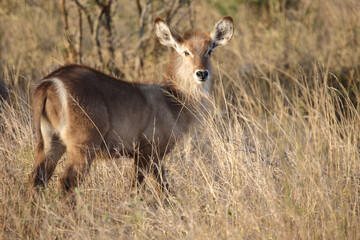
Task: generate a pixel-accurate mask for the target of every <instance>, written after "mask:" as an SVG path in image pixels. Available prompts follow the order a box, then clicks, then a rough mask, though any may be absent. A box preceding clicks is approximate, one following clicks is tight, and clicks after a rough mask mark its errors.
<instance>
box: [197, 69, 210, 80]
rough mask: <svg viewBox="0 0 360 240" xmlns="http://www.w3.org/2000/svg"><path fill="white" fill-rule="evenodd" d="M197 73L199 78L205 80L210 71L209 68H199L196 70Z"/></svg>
mask: <svg viewBox="0 0 360 240" xmlns="http://www.w3.org/2000/svg"><path fill="white" fill-rule="evenodd" d="M195 74H196V77H197V78H198V79H199V80H201V81H205V80H206V79H207V78H208V76H209V71H208V70H198V71H196V72H195Z"/></svg>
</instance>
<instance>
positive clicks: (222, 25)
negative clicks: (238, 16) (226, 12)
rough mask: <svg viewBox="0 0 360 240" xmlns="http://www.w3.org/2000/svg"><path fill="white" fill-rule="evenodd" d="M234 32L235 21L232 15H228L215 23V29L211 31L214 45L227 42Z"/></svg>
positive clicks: (214, 46)
mask: <svg viewBox="0 0 360 240" xmlns="http://www.w3.org/2000/svg"><path fill="white" fill-rule="evenodd" d="M233 34H234V21H233V19H232V17H230V16H226V17H224V18H222V19H221V20H220V21H218V22H217V23H216V24H215V27H214V30H213V31H212V32H211V33H210V37H211V43H212V47H213V48H216V47H217V46H221V45H225V44H227V43H228V42H229V41H230V40H231V38H232V36H233Z"/></svg>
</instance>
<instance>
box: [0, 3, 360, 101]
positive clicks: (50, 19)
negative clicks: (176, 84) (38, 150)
mask: <svg viewBox="0 0 360 240" xmlns="http://www.w3.org/2000/svg"><path fill="white" fill-rule="evenodd" d="M359 11H360V2H359V1H357V0H346V1H342V0H327V1H321V0H298V1H296V0H222V1H220V0H210V1H204V0H196V1H191V0H136V1H122V0H58V1H54V0H53V1H48V0H36V1H34V0H17V1H14V0H2V1H1V2H0V22H1V25H0V62H1V66H0V67H1V68H0V81H1V85H2V87H1V94H2V95H3V96H7V94H6V91H5V89H4V86H8V87H9V86H10V87H16V88H18V89H21V91H25V92H27V91H28V90H29V87H30V85H31V84H32V83H34V82H36V81H38V80H40V79H41V78H42V77H43V76H44V75H46V74H48V73H50V72H51V71H52V70H54V69H55V68H56V67H58V66H60V65H63V64H66V63H79V64H85V65H89V66H92V67H95V68H97V69H100V70H103V71H105V72H107V73H109V74H112V75H114V76H117V77H120V78H122V79H126V80H130V81H131V80H134V79H139V78H140V79H161V77H162V76H161V74H162V72H163V65H164V64H165V63H166V59H167V57H168V54H167V53H168V52H170V51H171V50H170V49H167V48H166V47H163V46H161V45H160V44H159V43H158V41H157V39H156V36H155V34H154V29H153V21H154V19H155V18H156V17H161V18H163V19H165V20H166V22H167V23H168V24H169V25H170V26H172V27H173V28H174V29H175V30H177V31H178V32H180V33H182V32H183V31H184V30H188V29H192V28H195V29H196V30H199V31H203V32H209V31H211V30H212V27H213V26H214V24H215V22H216V21H218V20H219V19H220V18H221V17H222V16H224V15H231V16H232V17H233V18H234V20H235V26H236V28H235V35H234V37H233V40H232V41H231V43H230V44H229V46H227V47H224V48H221V49H218V50H217V51H216V54H215V59H214V66H218V69H217V70H216V72H219V71H222V72H224V76H223V77H222V80H221V81H222V83H223V85H224V86H225V88H226V92H227V93H228V92H231V80H229V79H230V78H231V79H232V80H234V79H236V81H246V80H244V79H251V78H253V77H256V78H257V77H266V78H268V77H269V76H270V75H274V74H275V75H278V76H279V79H280V81H281V84H282V85H288V84H292V83H293V81H289V78H290V76H296V75H297V74H299V73H301V74H305V75H311V74H312V73H313V72H314V71H313V70H314V67H320V68H321V69H324V70H327V71H329V72H331V73H332V74H333V76H329V81H330V82H331V84H332V85H333V86H334V87H336V88H337V89H339V90H340V91H344V90H346V91H349V94H350V95H351V96H350V97H351V100H352V101H353V102H354V103H356V104H357V102H358V100H357V99H358V97H357V96H358V88H359V59H360V48H359V41H360V40H359V39H360V14H359ZM217 61H219V62H217ZM309 79H311V78H309ZM267 84H268V83H264V86H262V87H265V88H266V85H267ZM309 84H311V83H309ZM339 85H342V86H341V87H340V86H339ZM342 87H344V88H342ZM264 91H265V92H264V95H266V89H264Z"/></svg>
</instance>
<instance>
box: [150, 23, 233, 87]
mask: <svg viewBox="0 0 360 240" xmlns="http://www.w3.org/2000/svg"><path fill="white" fill-rule="evenodd" d="M155 31H156V35H157V37H158V38H159V40H160V43H161V44H163V45H165V46H169V47H172V48H174V49H175V50H176V53H174V54H173V56H172V58H171V59H170V63H169V65H168V70H167V77H168V78H170V79H171V80H172V81H175V82H176V83H177V85H178V86H180V87H181V88H183V89H188V90H191V89H198V88H199V86H200V87H201V89H204V90H205V91H206V92H207V93H208V92H209V91H210V85H211V77H212V66H211V53H212V52H213V51H214V50H215V48H216V47H218V46H221V45H225V44H227V43H228V42H229V41H230V39H231V38H232V36H233V33H234V22H233V19H232V18H231V17H230V16H227V17H224V18H222V19H221V20H220V21H218V22H217V23H216V24H215V27H214V29H213V30H212V32H211V33H210V34H206V33H200V32H193V31H190V32H186V33H185V34H184V35H183V36H180V35H179V34H178V33H176V32H175V31H174V30H172V29H170V28H169V26H168V25H167V24H166V23H165V22H164V21H163V20H162V19H160V18H157V19H156V20H155Z"/></svg>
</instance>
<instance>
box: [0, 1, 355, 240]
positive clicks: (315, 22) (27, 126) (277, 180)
mask: <svg viewBox="0 0 360 240" xmlns="http://www.w3.org/2000/svg"><path fill="white" fill-rule="evenodd" d="M6 2H9V3H10V2H13V3H12V4H13V5H11V4H8V5H7V6H8V8H4V9H5V10H6V9H10V7H12V8H11V9H10V10H9V12H6V11H5V10H2V11H3V12H0V21H1V22H2V23H4V21H5V20H6V21H8V22H10V23H13V27H9V28H5V27H4V26H2V27H0V32H1V33H3V34H0V35H1V38H0V44H1V45H0V46H1V48H0V51H1V59H2V60H3V61H5V64H4V65H3V69H4V71H3V79H4V81H5V82H6V83H7V85H8V86H9V89H10V91H11V93H10V98H9V101H8V102H4V103H2V104H1V109H2V110H1V113H0V114H1V115H0V119H1V120H0V121H1V131H2V132H1V136H0V164H1V167H0V239H359V238H360V232H359V231H360V230H359V226H360V153H359V147H360V131H359V127H360V126H359V125H360V124H359V123H360V116H359V106H358V105H357V102H358V99H359V94H358V90H357V89H358V88H359V77H358V75H356V71H357V70H356V69H357V67H358V64H359V59H360V52H359V49H360V48H359V47H358V44H359V43H358V41H359V39H360V31H359V30H360V21H359V15H358V14H357V13H358V12H359V10H360V6H359V4H358V2H357V1H355V0H353V1H352V0H348V1H340V0H330V1H326V3H325V1H306V0H303V1H301V2H300V5H299V6H298V7H297V8H294V9H288V10H286V11H280V10H279V11H278V10H276V8H272V9H270V10H269V9H266V10H258V11H260V12H261V14H260V13H254V12H252V11H249V7H250V6H249V5H243V4H240V3H238V4H237V5H236V6H237V7H238V8H237V10H236V11H237V15H236V16H235V20H236V21H235V23H236V26H237V27H236V35H235V37H234V39H233V40H232V42H231V44H230V45H229V46H225V47H223V48H222V49H218V50H217V52H216V53H215V55H214V68H215V70H216V72H217V79H216V83H215V88H214V93H213V95H214V104H215V105H216V106H217V110H216V111H215V113H213V115H211V116H205V120H204V122H203V123H202V124H201V126H196V127H197V128H199V129H200V131H197V132H196V133H193V134H190V136H187V137H185V139H184V141H183V142H180V143H179V144H178V146H177V147H176V148H175V150H174V151H173V152H172V153H171V155H169V156H168V158H167V159H166V160H165V166H166V167H167V169H168V174H167V175H168V179H169V180H170V183H171V186H172V191H173V194H172V196H171V197H170V198H169V199H165V197H164V195H163V194H161V193H160V192H159V191H158V188H157V186H156V184H155V181H153V180H152V179H151V178H148V179H147V180H146V190H145V191H143V192H140V193H136V192H135V191H134V190H132V189H131V188H130V185H131V178H132V175H131V174H132V168H131V167H132V161H131V160H130V159H126V158H122V159H114V160H113V161H109V160H107V161H102V160H98V161H96V162H95V164H94V165H93V166H92V169H91V171H90V176H89V177H88V178H87V179H86V180H85V182H84V184H82V185H81V186H80V187H79V188H78V189H77V200H78V204H77V207H76V209H75V210H74V211H70V210H68V209H67V207H66V205H64V204H63V203H62V201H61V199H60V196H59V193H58V192H57V186H56V185H57V179H58V175H59V174H60V173H61V170H62V167H63V166H62V165H63V163H64V161H66V157H65V158H64V159H63V160H62V162H61V164H60V166H59V167H58V169H57V170H56V173H55V175H54V176H53V178H52V181H51V183H50V185H49V187H48V188H47V189H46V190H45V191H44V194H43V196H42V197H41V198H39V199H38V200H37V201H32V200H30V199H29V189H28V186H27V177H28V174H29V172H30V171H31V168H32V165H33V155H34V146H35V137H34V134H33V129H32V122H31V117H30V107H29V105H28V88H29V87H28V85H30V84H29V83H32V82H36V81H37V79H39V78H40V75H41V74H44V72H46V71H47V70H46V69H48V68H52V65H56V64H59V63H63V60H62V55H61V51H60V50H58V48H59V46H61V44H62V41H63V40H62V36H61V34H60V33H59V32H60V31H56V28H60V27H59V26H58V25H57V24H58V22H59V21H60V16H57V14H52V13H51V14H50V13H47V12H46V11H45V10H44V9H47V11H50V12H51V11H52V10H53V11H54V12H56V11H55V10H54V9H55V5H54V4H53V3H48V4H46V3H45V2H44V3H43V5H41V7H39V6H37V5H29V4H25V2H32V1H25V2H23V1H20V0H19V1H15V3H14V1H5V4H6ZM40 2H41V1H40ZM46 2H48V1H46ZM49 2H50V1H49ZM120 2H121V1H120ZM232 2H236V1H232ZM239 2H241V1H239ZM1 4H2V3H0V6H1ZM22 4H25V5H22ZM211 6H213V5H211ZM193 7H194V13H195V16H196V20H197V21H198V22H199V24H197V25H198V26H199V27H203V26H204V27H206V28H207V29H211V27H212V25H213V22H215V21H216V19H217V18H219V14H218V13H217V12H216V10H215V8H209V5H206V3H205V2H200V3H197V4H195V5H194V6H193ZM204 7H208V8H209V11H208V12H207V15H206V16H205V14H204V13H202V11H201V10H202V9H204ZM34 9H38V10H34ZM0 11H1V10H0ZM32 11H39V14H40V15H37V17H32V18H31V17H30V16H31V15H30V13H31V12H32ZM50 16H52V17H50ZM118 17H119V16H118ZM209 17H211V19H212V21H211V22H209V21H206V20H207V18H209ZM119 18H120V17H119ZM124 21H125V20H124ZM129 21H130V20H129ZM184 25H186V23H184ZM20 26H22V27H23V29H24V31H22V30H21V28H20ZM60 29H61V28H60ZM27 34H28V35H27ZM46 35H50V36H51V38H48V37H46ZM48 40H50V41H48ZM45 42H47V44H48V45H46V44H45V45H44V43H45ZM20 46H21V48H20ZM229 57H230V58H231V61H230V60H229ZM54 59H56V60H55V61H54ZM88 59H89V62H91V59H92V56H91V55H89V56H88ZM129 61H130V60H129ZM146 61H147V62H146V71H145V73H147V72H148V73H149V74H151V76H161V71H158V70H156V69H157V68H158V66H159V64H161V63H162V62H164V60H163V58H160V59H157V60H156V61H155V60H154V61H155V62H156V64H155V63H154V64H151V61H152V59H151V58H150V57H149V59H146ZM217 61H219V62H217ZM131 64H132V63H131V61H130V63H128V65H127V66H126V68H124V71H128V72H129V73H128V74H127V75H128V76H132V75H131V73H130V72H131V71H132V69H133V68H132V67H131V66H132V65H131ZM345 68H350V70H353V71H354V72H355V73H354V74H353V75H350V77H348V78H345V77H343V76H342V75H341V74H340V73H341V72H342V70H343V69H345ZM344 79H346V80H344ZM349 82H350V83H349ZM340 83H341V84H340ZM348 83H349V86H347V84H348ZM333 86H336V88H335V87H333ZM341 86H344V88H342V87H341ZM354 99H355V100H356V101H354Z"/></svg>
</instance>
